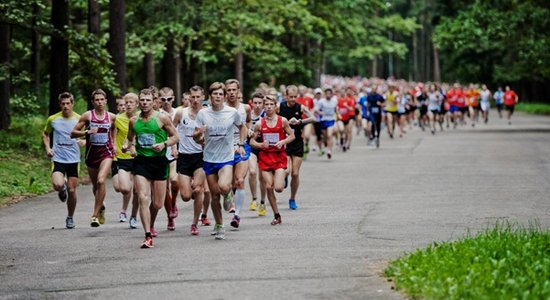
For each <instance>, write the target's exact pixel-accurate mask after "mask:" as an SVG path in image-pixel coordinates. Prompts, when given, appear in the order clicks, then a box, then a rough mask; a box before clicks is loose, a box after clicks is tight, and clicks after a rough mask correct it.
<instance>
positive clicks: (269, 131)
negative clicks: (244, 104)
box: [260, 116, 286, 152]
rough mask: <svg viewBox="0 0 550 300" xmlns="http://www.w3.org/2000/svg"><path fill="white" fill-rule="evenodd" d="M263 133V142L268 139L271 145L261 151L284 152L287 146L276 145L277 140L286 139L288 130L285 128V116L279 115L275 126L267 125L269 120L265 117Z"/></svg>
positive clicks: (262, 123)
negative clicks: (279, 146)
mask: <svg viewBox="0 0 550 300" xmlns="http://www.w3.org/2000/svg"><path fill="white" fill-rule="evenodd" d="M260 122H261V123H260V124H261V129H260V130H261V133H262V142H263V141H268V142H269V147H268V148H262V149H261V151H266V152H284V151H285V148H284V147H282V148H281V149H279V148H277V147H275V144H277V142H279V141H281V140H284V139H285V138H286V132H285V129H284V128H283V118H282V117H281V116H277V122H276V123H275V126H274V127H269V126H267V120H266V119H265V118H263V119H262V120H261V121H260Z"/></svg>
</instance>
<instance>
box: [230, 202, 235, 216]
mask: <svg viewBox="0 0 550 300" xmlns="http://www.w3.org/2000/svg"><path fill="white" fill-rule="evenodd" d="M229 212H230V213H232V214H233V213H235V202H233V203H232V204H231V207H230V208H229Z"/></svg>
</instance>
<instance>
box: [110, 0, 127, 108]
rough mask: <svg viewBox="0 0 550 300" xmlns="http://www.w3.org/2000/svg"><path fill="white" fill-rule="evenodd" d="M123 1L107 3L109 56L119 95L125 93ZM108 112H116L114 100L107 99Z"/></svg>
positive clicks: (114, 0) (113, 0) (113, 98)
mask: <svg viewBox="0 0 550 300" xmlns="http://www.w3.org/2000/svg"><path fill="white" fill-rule="evenodd" d="M124 11H125V1H124V0H111V1H109V43H108V45H107V47H108V50H109V54H111V59H112V61H113V63H114V71H115V81H116V83H117V84H118V86H119V88H120V94H121V95H123V94H125V93H126V22H125V19H124ZM108 102H109V110H110V111H111V112H116V99H115V97H113V96H111V97H109V99H108Z"/></svg>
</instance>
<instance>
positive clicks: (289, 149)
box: [285, 138, 304, 157]
mask: <svg viewBox="0 0 550 300" xmlns="http://www.w3.org/2000/svg"><path fill="white" fill-rule="evenodd" d="M285 151H286V154H287V155H288V156H298V157H303V156H304V140H302V139H301V138H300V139H298V140H294V141H293V142H292V143H290V144H288V145H286V150H285Z"/></svg>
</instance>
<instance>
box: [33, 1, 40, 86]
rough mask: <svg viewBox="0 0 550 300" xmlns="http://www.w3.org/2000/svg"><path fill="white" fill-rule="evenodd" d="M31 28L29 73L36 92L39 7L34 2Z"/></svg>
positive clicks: (38, 70)
mask: <svg viewBox="0 0 550 300" xmlns="http://www.w3.org/2000/svg"><path fill="white" fill-rule="evenodd" d="M33 11H34V13H33V15H34V16H33V18H32V24H33V30H32V38H31V39H32V46H31V48H32V57H31V74H32V85H33V88H34V92H35V93H37V92H38V87H39V86H40V35H39V34H38V30H36V27H37V18H38V14H39V13H40V7H39V6H38V5H37V4H35V5H34V8H33Z"/></svg>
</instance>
